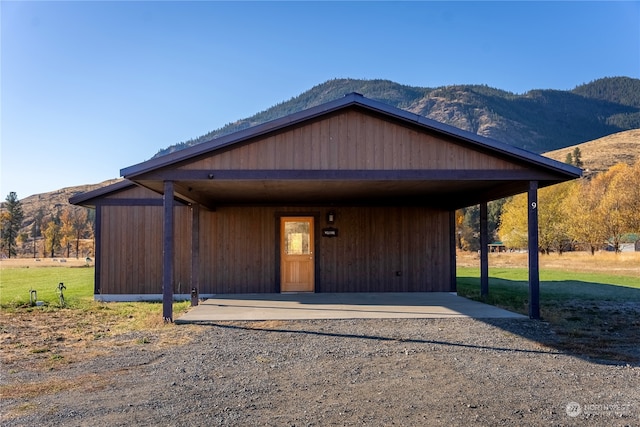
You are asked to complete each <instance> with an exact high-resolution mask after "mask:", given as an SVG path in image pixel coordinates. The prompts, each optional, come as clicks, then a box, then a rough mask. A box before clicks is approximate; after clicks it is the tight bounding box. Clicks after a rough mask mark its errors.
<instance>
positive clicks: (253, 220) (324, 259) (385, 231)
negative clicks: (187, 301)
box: [199, 207, 455, 293]
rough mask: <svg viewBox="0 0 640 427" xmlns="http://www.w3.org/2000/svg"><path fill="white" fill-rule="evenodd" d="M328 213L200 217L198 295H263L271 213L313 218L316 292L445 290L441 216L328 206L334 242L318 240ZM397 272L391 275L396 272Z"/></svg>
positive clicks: (227, 211) (447, 266)
mask: <svg viewBox="0 0 640 427" xmlns="http://www.w3.org/2000/svg"><path fill="white" fill-rule="evenodd" d="M328 210H330V209H329V208H318V207H308V208H300V207H296V208H287V207H281V208H276V207H249V208H247V207H224V208H219V209H218V210H217V211H216V212H209V211H204V210H203V211H201V214H200V215H201V216H200V233H201V235H200V266H201V267H200V273H199V274H200V276H199V280H200V293H269V292H274V291H276V290H277V289H278V284H277V283H276V270H275V269H276V268H279V266H278V265H277V254H276V239H278V236H277V235H276V230H277V228H276V227H275V221H276V214H277V213H279V214H282V213H286V212H291V213H292V214H294V213H295V214H298V213H300V212H305V213H318V214H320V218H321V219H320V229H318V230H316V238H317V239H319V248H320V252H319V253H318V254H316V262H318V263H319V264H318V272H319V277H317V279H316V280H317V283H316V285H317V286H316V287H317V290H318V292H418V291H419V292H429V291H452V290H455V289H452V287H451V286H452V285H451V284H452V282H453V281H452V280H451V277H450V274H451V258H450V252H449V249H450V248H449V245H450V239H449V212H446V211H437V210H433V209H428V208H411V207H402V208H331V210H334V211H335V212H336V213H337V219H336V223H335V224H334V226H335V227H336V228H338V230H339V237H337V238H328V237H321V229H322V228H323V227H326V226H327V225H326V224H325V217H326V213H327V211H328ZM398 273H399V274H398Z"/></svg>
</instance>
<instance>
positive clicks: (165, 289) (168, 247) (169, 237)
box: [162, 181, 174, 322]
mask: <svg viewBox="0 0 640 427" xmlns="http://www.w3.org/2000/svg"><path fill="white" fill-rule="evenodd" d="M162 200H163V210H164V215H163V219H164V222H163V227H162V232H163V233H162V234H163V240H162V317H163V319H164V321H165V322H173V252H174V247H173V245H174V243H173V181H164V195H163V199H162Z"/></svg>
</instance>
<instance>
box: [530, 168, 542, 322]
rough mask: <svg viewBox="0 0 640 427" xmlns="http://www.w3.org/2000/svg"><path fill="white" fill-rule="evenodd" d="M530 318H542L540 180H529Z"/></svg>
mask: <svg viewBox="0 0 640 427" xmlns="http://www.w3.org/2000/svg"><path fill="white" fill-rule="evenodd" d="M528 202H529V203H528V218H527V219H528V221H527V222H528V229H529V240H528V242H529V248H528V249H529V318H531V319H540V263H539V261H540V260H539V254H538V181H531V182H529V192H528Z"/></svg>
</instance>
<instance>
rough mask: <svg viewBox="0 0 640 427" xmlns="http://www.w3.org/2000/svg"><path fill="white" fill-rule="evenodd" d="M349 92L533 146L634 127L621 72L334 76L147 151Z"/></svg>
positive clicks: (631, 83) (635, 97)
mask: <svg viewBox="0 0 640 427" xmlns="http://www.w3.org/2000/svg"><path fill="white" fill-rule="evenodd" d="M350 92H358V93H361V94H362V95H364V96H366V97H368V98H372V99H375V100H378V101H382V102H384V103H386V104H389V105H392V106H394V107H397V108H401V109H403V110H407V111H409V112H412V113H415V114H420V115H422V116H425V117H428V118H430V119H434V120H437V121H439V122H443V123H447V124H449V125H452V126H455V127H458V128H460V129H464V130H467V131H471V132H474V133H477V134H479V135H482V136H486V137H489V138H492V139H495V140H498V141H502V142H505V143H507V144H511V145H514V146H516V147H521V148H524V149H526V150H529V151H533V152H535V153H543V152H547V151H552V150H556V149H560V148H563V147H567V146H571V145H575V144H579V143H582V142H584V141H589V140H593V139H597V138H600V137H603V136H606V135H610V134H613V133H617V132H620V131H624V130H629V129H638V128H640V79H632V78H629V77H607V78H602V79H598V80H595V81H593V82H591V83H587V84H583V85H580V86H577V87H576V88H575V89H573V90H570V91H561V90H549V89H536V90H530V91H528V92H526V93H524V94H521V95H518V94H514V93H512V92H507V91H504V90H500V89H495V88H491V87H489V86H483V85H454V86H443V87H438V88H423V87H413V86H406V85H402V84H399V83H395V82H392V81H389V80H355V79H334V80H329V81H327V82H325V83H322V84H320V85H317V86H315V87H313V88H311V89H310V90H308V91H306V92H304V93H302V94H300V95H298V96H296V97H294V98H291V99H290V100H288V101H285V102H282V103H279V104H277V105H275V106H273V107H271V108H269V109H267V110H265V111H262V112H260V113H257V114H255V115H253V116H251V117H249V118H246V119H241V120H238V121H236V122H234V123H229V124H227V125H225V126H224V127H222V128H220V129H217V130H214V131H211V132H209V133H207V134H206V135H203V136H201V137H199V138H196V139H192V140H189V141H185V142H181V143H179V144H175V145H172V146H170V147H168V148H165V149H162V150H160V151H159V152H158V153H157V154H156V156H155V157H158V156H162V155H165V154H168V153H171V152H174V151H178V150H180V149H183V148H186V147H189V146H192V145H196V144H200V143H202V142H205V141H209V140H211V139H214V138H217V137H220V136H222V135H226V134H229V133H233V132H236V131H239V130H242V129H246V128H248V127H251V126H255V125H258V124H261V123H264V122H267V121H270V120H275V119H277V118H280V117H284V116H286V115H289V114H291V113H295V112H298V111H302V110H304V109H307V108H311V107H313V106H316V105H319V104H322V103H325V102H328V101H331V100H334V99H337V98H340V97H342V96H344V95H345V94H347V93H350Z"/></svg>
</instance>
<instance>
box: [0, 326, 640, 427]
mask: <svg viewBox="0 0 640 427" xmlns="http://www.w3.org/2000/svg"><path fill="white" fill-rule="evenodd" d="M555 342H556V339H555V336H554V334H553V333H552V332H551V331H550V330H549V328H548V326H547V325H546V324H545V323H544V322H540V321H532V320H529V319H495V320H477V319H470V318H456V319H356V320H295V321H266V322H218V323H211V324H206V325H179V326H176V325H172V326H168V327H166V328H161V329H159V330H157V331H152V332H151V333H149V332H148V331H146V332H135V333H128V334H124V335H119V336H117V338H114V339H112V340H111V341H109V342H105V343H103V344H104V345H103V346H101V347H100V348H94V347H92V346H91V345H87V346H83V347H79V348H77V349H76V350H75V353H74V354H66V355H64V358H63V360H62V361H61V362H60V363H56V362H55V361H52V360H51V355H50V354H49V355H41V356H40V355H34V357H38V356H40V357H41V358H42V360H41V361H40V364H39V365H38V363H35V364H34V365H33V366H36V365H37V366H39V368H38V369H32V368H30V365H29V364H28V363H27V362H26V361H20V360H12V361H11V362H10V363H3V367H2V380H1V384H3V385H7V384H14V385H15V384H17V385H19V386H20V385H22V386H21V387H22V389H21V388H20V387H17V388H16V389H15V390H16V392H15V396H7V395H5V396H2V406H1V408H0V409H1V411H2V424H3V425H4V426H35V425H38V426H60V425H63V426H125V425H127V426H129V425H136V426H160V425H161V426H213V425H222V426H350V425H372V426H392V425H399V426H429V425H446V426H463V425H465V426H466V425H483V426H485V425H486V426H502V425H505V426H511V425H513V426H515V425H517V426H523V425H527V426H549V425H557V426H564V425H566V426H573V425H585V426H592V425H593V426H627V425H628V426H637V425H640V367H638V366H633V365H625V364H611V363H604V362H601V361H598V360H591V359H588V358H586V357H581V356H580V355H571V354H566V353H563V352H562V351H560V350H557V349H556V347H555V346H554V343H555ZM61 345H62V344H61ZM30 362H31V363H34V361H30ZM36 362H37V361H36ZM43 364H48V365H47V366H51V368H50V369H42V366H44V365H43ZM38 385H40V386H41V387H40V388H38V392H35V391H34V392H32V393H30V392H29V390H31V389H32V388H34V387H37V386H38ZM45 386H46V387H45ZM21 390H22V391H21Z"/></svg>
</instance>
